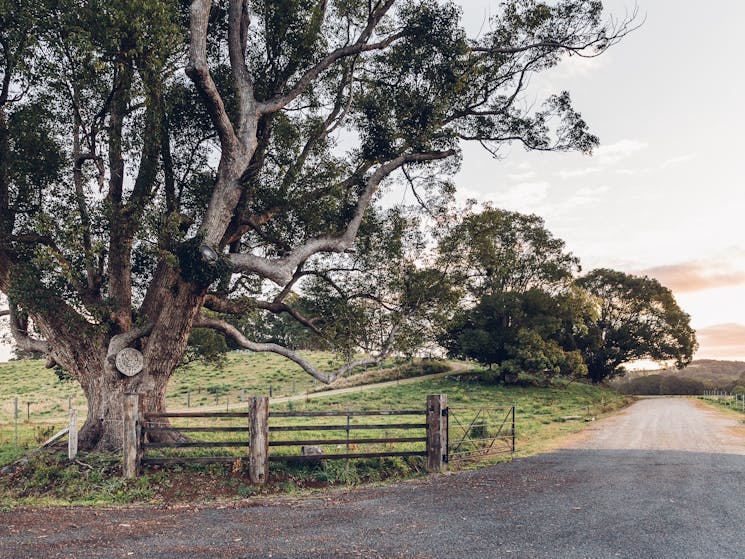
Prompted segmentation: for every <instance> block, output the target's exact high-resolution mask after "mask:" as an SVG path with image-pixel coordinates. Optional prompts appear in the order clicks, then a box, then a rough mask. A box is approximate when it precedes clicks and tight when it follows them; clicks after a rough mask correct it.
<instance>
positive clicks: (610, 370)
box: [577, 268, 698, 382]
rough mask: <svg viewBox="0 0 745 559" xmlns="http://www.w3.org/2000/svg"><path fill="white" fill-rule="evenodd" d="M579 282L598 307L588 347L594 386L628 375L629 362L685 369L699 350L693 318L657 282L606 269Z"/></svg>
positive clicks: (586, 354)
mask: <svg viewBox="0 0 745 559" xmlns="http://www.w3.org/2000/svg"><path fill="white" fill-rule="evenodd" d="M577 284H578V285H579V286H580V287H581V288H582V289H585V290H587V291H588V292H589V293H590V294H591V295H592V296H593V297H594V299H595V305H596V307H597V314H598V318H597V320H596V321H594V322H593V324H592V326H591V328H590V330H589V332H588V333H587V336H586V339H585V341H584V342H583V347H582V353H583V356H584V359H585V363H586V364H587V369H588V375H589V377H590V378H591V379H592V380H593V381H594V382H600V381H602V380H604V379H608V378H612V377H614V376H618V375H622V374H623V373H624V372H625V369H624V367H623V365H624V364H625V363H628V362H629V361H635V360H640V359H650V360H654V361H672V362H674V363H675V366H676V367H677V368H679V369H682V368H683V367H685V366H686V365H688V364H689V363H690V362H691V359H692V358H693V354H694V353H695V351H696V349H697V347H698V344H697V342H696V333H695V331H694V330H693V329H692V328H691V324H690V323H691V317H690V316H689V315H687V314H686V313H685V312H683V311H682V310H681V308H680V307H679V306H678V303H677V302H676V300H675V297H674V296H673V294H672V292H671V291H670V290H669V289H668V288H667V287H665V286H663V285H661V284H660V282H658V281H657V280H656V279H653V278H649V277H646V276H634V275H631V274H625V273H623V272H618V271H615V270H608V269H604V268H600V269H597V270H593V271H591V272H590V273H589V274H587V275H586V276H584V277H582V278H580V279H579V280H577Z"/></svg>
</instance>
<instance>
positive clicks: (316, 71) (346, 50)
mask: <svg viewBox="0 0 745 559" xmlns="http://www.w3.org/2000/svg"><path fill="white" fill-rule="evenodd" d="M395 2H396V0H385V2H384V3H383V4H382V5H380V6H379V7H378V8H377V9H375V10H374V11H373V12H372V13H371V14H370V16H369V17H368V20H367V25H366V26H365V29H363V30H362V33H360V36H359V37H358V39H357V41H355V42H354V43H353V44H351V45H347V46H344V47H340V48H338V49H336V50H334V51H332V52H330V53H328V54H327V55H326V56H324V57H323V58H322V59H321V60H320V61H319V62H318V63H317V64H316V65H315V66H313V67H312V68H310V69H309V70H307V71H306V72H305V74H303V76H301V77H300V79H299V80H298V81H297V83H296V84H295V85H294V86H293V87H292V88H291V89H290V91H289V92H287V93H286V94H285V95H280V96H277V97H274V98H273V99H270V100H268V101H264V102H263V103H259V104H258V110H259V113H261V114H267V113H273V112H276V111H278V110H280V109H282V108H284V107H286V106H287V105H288V104H290V103H291V102H292V101H294V100H295V99H296V98H297V97H299V96H300V95H301V94H302V93H303V91H305V90H306V89H307V87H308V86H309V85H310V84H311V83H313V80H315V79H316V78H317V77H318V76H319V75H321V73H322V72H323V71H325V70H327V69H328V68H329V67H331V65H332V64H334V63H335V62H337V61H338V60H340V59H342V58H346V57H349V56H355V55H358V54H361V53H363V52H370V51H374V50H382V49H385V48H387V47H388V46H390V45H391V44H392V43H394V42H395V41H397V40H398V39H400V38H401V37H403V36H404V35H405V33H403V32H399V33H394V34H393V35H390V36H388V37H386V38H385V39H383V40H381V41H379V42H377V43H370V44H368V43H367V41H369V40H370V37H371V36H372V34H373V32H374V31H375V27H377V25H378V23H380V20H381V19H382V18H383V16H385V14H386V13H387V12H388V10H390V8H391V6H393V4H394V3H395Z"/></svg>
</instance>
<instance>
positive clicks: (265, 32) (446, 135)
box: [0, 0, 629, 448]
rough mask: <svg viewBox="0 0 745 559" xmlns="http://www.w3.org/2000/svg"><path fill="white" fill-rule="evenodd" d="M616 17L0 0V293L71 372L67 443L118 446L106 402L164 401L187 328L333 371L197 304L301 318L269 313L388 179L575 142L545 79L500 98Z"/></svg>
mask: <svg viewBox="0 0 745 559" xmlns="http://www.w3.org/2000/svg"><path fill="white" fill-rule="evenodd" d="M628 25H629V22H623V23H621V24H620V25H615V26H614V25H610V26H609V25H607V24H605V23H604V22H603V19H602V6H601V3H600V2H598V1H590V0H558V1H556V2H550V3H547V2H540V1H533V0H509V1H507V2H505V3H504V4H503V7H502V8H501V10H500V13H499V14H498V15H496V16H495V17H494V18H493V19H492V20H491V21H490V30H489V31H488V32H484V33H482V34H480V36H479V37H478V38H469V37H467V36H466V33H465V32H464V30H463V28H462V26H461V23H460V13H459V10H458V8H457V7H456V6H455V5H453V4H452V3H450V2H447V1H442V2H434V1H432V0H372V1H371V0H271V1H270V0H264V1H262V0H255V1H251V0H222V1H219V2H218V1H216V2H211V1H210V0H193V1H192V2H191V3H190V4H189V5H187V4H186V3H184V2H174V1H171V0H106V1H103V0H90V1H86V2H80V1H77V0H33V1H31V0H0V87H1V88H2V89H0V291H2V292H3V293H5V294H7V295H8V297H9V300H10V305H11V309H13V313H14V315H15V317H16V318H17V320H14V324H16V325H19V326H20V328H15V329H14V333H16V334H17V339H18V340H19V341H20V342H21V343H23V344H25V345H26V346H27V347H29V348H30V349H34V350H37V351H41V352H44V353H46V354H47V355H48V358H49V363H50V364H55V363H56V364H58V365H60V366H62V367H63V368H65V369H67V370H68V371H70V372H71V373H72V374H73V375H74V377H75V378H76V379H77V380H78V381H79V382H80V384H81V385H82V387H83V390H84V392H85V395H86V397H87V399H88V414H87V420H86V422H85V425H84V427H83V430H82V432H81V444H82V445H83V446H84V447H94V446H97V447H99V448H110V447H117V446H118V445H119V438H120V433H121V431H120V428H119V427H118V425H117V423H116V421H111V420H115V419H117V418H119V417H120V416H121V410H122V397H123V395H124V394H125V393H127V392H138V393H140V394H142V395H143V396H145V397H146V402H147V408H148V409H149V410H151V411H162V410H163V409H164V407H165V397H164V395H165V386H166V383H167V382H168V379H169V377H170V376H171V374H172V372H173V370H174V368H175V367H176V366H177V365H178V363H179V362H180V361H181V359H182V354H183V352H184V350H185V347H186V345H187V340H188V338H189V332H190V330H191V329H192V328H194V327H197V326H198V327H204V328H211V329H216V330H218V331H220V332H222V333H224V334H226V335H229V336H231V337H233V338H234V339H235V340H236V342H237V343H238V344H240V345H241V346H243V347H245V348H248V349H250V350H254V351H275V352H278V353H281V354H283V355H285V356H287V357H288V358H290V359H293V360H294V361H296V362H297V363H299V364H300V365H301V366H302V367H303V368H305V369H306V370H307V371H308V372H309V373H310V374H312V375H314V376H315V377H316V378H318V379H320V380H322V381H323V382H329V381H331V380H333V379H334V378H335V376H336V374H335V373H330V372H323V371H319V370H317V369H315V368H314V367H313V366H312V365H310V364H309V363H308V362H307V361H305V360H304V359H303V358H302V357H301V356H300V355H298V354H297V353H295V352H293V351H291V350H289V349H287V348H283V347H281V346H279V345H277V344H272V343H263V342H262V341H260V340H255V339H252V332H250V331H240V330H239V329H238V328H236V327H235V326H233V325H232V324H231V323H230V322H228V321H226V320H225V319H224V318H221V316H222V315H230V314H231V313H234V312H242V311H243V310H245V308H246V303H247V302H250V303H251V308H252V309H258V310H260V311H261V312H268V313H284V314H286V315H287V316H292V317H293V318H295V319H296V320H298V321H299V322H300V323H302V324H304V325H306V326H308V327H309V328H311V329H312V327H313V325H314V322H313V317H306V316H303V315H302V314H300V313H299V312H297V310H296V309H293V308H292V306H291V305H290V304H289V303H290V302H291V300H292V299H291V297H290V295H291V293H292V292H293V289H295V288H298V286H299V285H300V284H301V283H302V282H303V278H305V277H307V276H306V274H305V270H306V268H308V267H312V266H315V265H317V264H314V261H315V260H316V259H317V258H318V255H321V254H324V253H325V254H328V253H344V252H345V251H348V250H351V249H353V248H354V246H355V238H356V237H357V235H358V233H359V232H360V230H361V229H362V228H364V227H365V226H366V225H365V224H366V213H367V210H368V208H369V207H370V206H371V204H373V203H374V200H375V199H376V197H378V196H379V194H378V193H379V192H380V191H381V189H383V188H384V187H385V186H386V185H387V184H388V183H390V182H391V181H394V180H395V178H396V177H406V176H409V177H412V176H415V175H417V174H422V173H425V174H428V175H429V176H431V177H433V179H435V180H431V181H430V184H431V185H435V186H437V185H440V186H442V187H444V188H447V186H448V183H447V181H446V180H440V178H443V179H444V178H446V177H447V175H448V174H449V173H452V172H453V171H454V170H455V169H456V168H457V164H458V161H459V154H460V145H461V143H462V142H465V141H473V142H480V143H481V144H483V145H484V146H485V147H487V148H488V149H490V150H492V151H494V152H496V151H497V150H499V148H500V146H502V145H505V144H507V143H510V142H519V143H521V144H523V145H524V146H525V147H526V148H527V149H530V150H544V151H551V150H579V151H583V152H587V151H590V150H591V149H592V148H593V147H594V146H595V145H596V143H597V139H596V138H595V137H594V136H593V135H592V134H590V133H589V132H588V129H587V126H586V124H585V122H584V121H583V120H582V118H581V117H580V115H579V114H578V113H577V112H575V110H574V109H573V108H572V105H571V102H570V98H569V94H568V93H566V92H558V93H557V94H556V95H552V96H550V97H549V98H548V99H546V101H545V103H543V104H542V105H540V106H538V107H537V108H535V106H534V104H533V103H530V102H528V100H527V99H526V98H525V96H524V92H525V90H526V87H527V84H528V83H529V81H530V76H531V75H532V74H534V73H536V72H540V71H542V70H545V69H547V68H550V67H552V66H554V65H556V64H558V63H559V62H560V61H561V59H562V58H563V57H566V56H569V55H582V56H594V55H597V54H599V53H601V52H603V51H604V50H605V49H607V48H608V47H609V45H611V44H613V43H614V42H616V41H617V40H618V39H619V37H621V36H622V35H624V34H625V33H626V32H627V31H628V29H629V27H628ZM184 69H185V73H184V72H183V70H184ZM187 76H188V79H187ZM414 182H415V181H413V183H412V184H414ZM417 194H420V193H419V192H418V193H417ZM318 265H320V264H318ZM314 270H315V271H318V270H317V268H314ZM26 317H28V319H27V318H26ZM31 325H33V328H34V329H35V332H36V335H34V330H33V329H32V328H31ZM126 347H134V348H138V349H140V350H141V351H142V353H143V355H144V361H145V369H144V371H143V372H142V373H140V374H139V375H136V376H134V377H131V378H129V377H125V376H123V375H121V374H120V373H119V372H118V371H117V369H116V367H115V365H114V358H115V356H116V355H117V353H118V352H119V351H121V350H122V349H124V348H126Z"/></svg>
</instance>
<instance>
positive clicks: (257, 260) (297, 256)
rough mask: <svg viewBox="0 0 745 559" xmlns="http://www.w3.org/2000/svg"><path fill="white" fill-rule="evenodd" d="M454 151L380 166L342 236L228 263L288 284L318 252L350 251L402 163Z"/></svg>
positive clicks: (417, 155) (232, 257) (236, 257)
mask: <svg viewBox="0 0 745 559" xmlns="http://www.w3.org/2000/svg"><path fill="white" fill-rule="evenodd" d="M455 153H456V152H455V150H452V149H451V150H447V151H435V152H426V153H413V154H404V155H400V156H398V157H396V158H395V159H393V160H391V161H389V162H387V163H385V164H383V165H381V166H380V167H378V169H377V170H376V171H375V172H374V173H373V174H372V175H370V177H368V179H367V181H366V188H365V190H364V192H363V193H362V195H361V196H360V198H359V200H358V202H357V208H356V210H355V213H354V216H353V217H352V218H351V219H350V221H349V223H348V224H347V228H346V230H345V231H344V233H342V234H341V235H338V236H331V235H327V236H325V237H319V238H316V239H311V240H309V241H308V242H306V243H305V244H303V245H302V246H300V247H297V248H296V249H294V250H293V251H292V252H290V254H288V255H287V256H284V257H282V258H273V259H272V258H264V257H261V256H257V255H255V254H231V255H230V261H231V263H232V264H233V267H234V269H235V270H236V271H238V272H244V273H255V274H258V275H260V276H261V277H264V278H267V279H269V280H271V281H273V282H274V283H276V284H277V285H280V286H282V285H285V284H286V283H288V282H290V281H291V280H292V277H293V273H294V271H295V269H296V268H297V267H298V266H300V265H301V264H302V263H303V262H305V261H306V260H307V259H308V258H310V257H311V256H313V255H314V254H316V253H319V252H344V251H347V250H350V249H352V247H353V245H354V240H355V237H356V236H357V231H358V230H359V227H360V225H361V223H362V218H363V216H364V213H365V211H366V210H367V208H368V206H369V205H370V202H371V200H372V197H373V195H374V194H375V192H376V190H377V189H378V186H379V184H380V182H381V181H382V180H383V179H384V178H386V177H387V176H388V175H390V174H391V173H392V172H393V171H395V170H396V169H398V168H399V167H401V166H402V165H404V164H405V163H412V162H422V161H435V160H438V159H446V158H448V157H451V156H453V155H455Z"/></svg>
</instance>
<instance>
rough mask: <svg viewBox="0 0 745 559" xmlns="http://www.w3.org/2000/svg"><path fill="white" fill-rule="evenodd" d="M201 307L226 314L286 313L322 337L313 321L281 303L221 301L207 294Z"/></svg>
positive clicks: (250, 300)
mask: <svg viewBox="0 0 745 559" xmlns="http://www.w3.org/2000/svg"><path fill="white" fill-rule="evenodd" d="M203 306H204V307H205V308H208V309H209V310H211V311H215V312H220V313H227V314H243V313H245V312H247V311H249V310H251V309H252V308H256V309H261V310H265V311H269V312H271V313H274V314H280V313H287V314H289V315H290V316H291V317H292V318H294V319H295V320H296V321H297V322H299V323H300V324H302V325H303V326H305V327H306V328H310V329H311V330H312V331H313V332H314V333H315V334H318V335H319V336H322V337H323V332H321V331H320V330H319V329H318V327H317V326H316V325H315V324H314V320H313V319H309V318H306V317H305V316H303V315H302V314H300V313H299V312H298V311H297V310H296V309H293V308H292V307H291V306H289V305H287V304H286V303H283V302H281V301H260V300H257V299H249V298H247V299H243V300H241V301H236V300H230V299H223V298H221V297H218V296H217V295H214V294H208V295H207V296H206V298H205V300H204V305H203Z"/></svg>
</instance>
